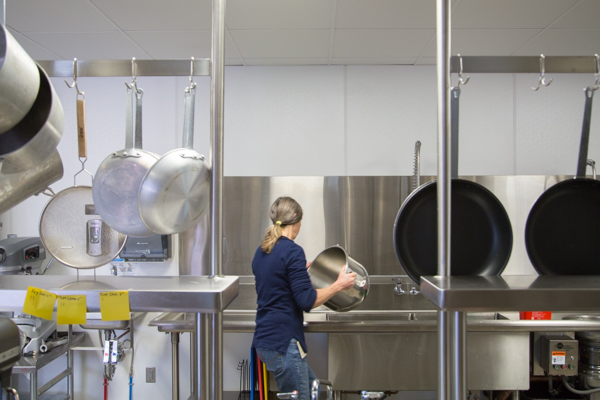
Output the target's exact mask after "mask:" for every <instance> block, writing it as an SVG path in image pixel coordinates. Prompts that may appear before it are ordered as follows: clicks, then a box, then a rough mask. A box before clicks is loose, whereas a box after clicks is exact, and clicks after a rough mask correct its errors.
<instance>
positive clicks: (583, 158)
mask: <svg viewBox="0 0 600 400" xmlns="http://www.w3.org/2000/svg"><path fill="white" fill-rule="evenodd" d="M593 99H594V88H593V87H587V88H585V108H584V111H583V127H582V128H581V142H580V144H579V161H578V162H577V178H585V170H586V168H587V155H588V145H589V142H590V125H591V122H592V100H593Z"/></svg>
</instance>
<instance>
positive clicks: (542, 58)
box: [531, 54, 552, 92]
mask: <svg viewBox="0 0 600 400" xmlns="http://www.w3.org/2000/svg"><path fill="white" fill-rule="evenodd" d="M551 83H552V79H550V80H549V81H546V56H545V55H543V54H540V79H539V81H538V85H537V87H533V86H532V87H531V90H534V91H536V92H537V91H538V90H539V88H541V87H542V85H544V86H548V85H550V84H551Z"/></svg>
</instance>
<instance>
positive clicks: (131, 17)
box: [90, 0, 212, 31]
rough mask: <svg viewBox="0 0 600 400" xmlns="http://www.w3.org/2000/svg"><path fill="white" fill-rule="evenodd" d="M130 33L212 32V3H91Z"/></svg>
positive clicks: (192, 0) (113, 0) (143, 0)
mask: <svg viewBox="0 0 600 400" xmlns="http://www.w3.org/2000/svg"><path fill="white" fill-rule="evenodd" d="M90 1H92V2H93V3H94V4H95V5H96V6H97V7H98V8H99V9H100V10H102V12H103V13H104V14H106V15H107V16H108V17H109V18H110V19H111V20H112V21H113V22H114V23H115V24H117V26H119V27H120V28H121V29H122V30H124V31H125V30H127V31H163V30H164V31H169V30H171V31H172V30H201V29H211V24H212V2H211V1H210V0H177V1H156V0H155V1H148V0H126V1H122V0H90Z"/></svg>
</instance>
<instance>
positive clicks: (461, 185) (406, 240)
mask: <svg viewBox="0 0 600 400" xmlns="http://www.w3.org/2000/svg"><path fill="white" fill-rule="evenodd" d="M459 97H460V89H458V88H456V89H453V90H452V95H451V108H452V111H451V112H452V129H451V133H452V150H453V151H452V153H453V154H452V157H451V158H452V171H451V172H452V173H451V175H452V182H451V188H452V189H451V192H452V196H451V204H452V207H451V209H452V211H451V221H452V226H451V233H450V234H451V236H450V237H451V246H450V258H451V266H452V272H451V274H452V275H453V276H454V275H500V274H501V273H502V271H503V270H504V268H505V267H506V264H507V263H508V260H509V258H510V253H511V251H512V243H513V237H512V226H511V224H510V220H509V218H508V214H507V213H506V210H505V209H504V207H503V206H502V203H501V202H500V201H499V200H498V199H497V198H496V196H494V194H493V193H492V192H490V191H489V190H487V189H486V188H484V187H483V186H481V185H479V184H477V183H475V182H471V181H467V180H463V179H458V100H459ZM437 219H438V210H437V182H436V181H432V182H428V183H426V184H424V185H422V186H420V187H419V188H418V189H416V190H415V191H413V192H412V193H411V194H410V195H409V196H408V197H407V198H406V200H405V201H404V203H403V204H402V206H401V207H400V211H398V215H397V216H396V222H395V224H394V247H395V250H396V256H397V257H398V261H400V264H401V265H402V267H403V268H404V271H405V272H406V273H407V274H408V276H410V278H411V279H412V280H413V281H414V282H415V283H417V284H419V283H420V281H421V276H428V275H437V273H438V260H437V256H438V249H437V246H438V229H437V227H438V224H437Z"/></svg>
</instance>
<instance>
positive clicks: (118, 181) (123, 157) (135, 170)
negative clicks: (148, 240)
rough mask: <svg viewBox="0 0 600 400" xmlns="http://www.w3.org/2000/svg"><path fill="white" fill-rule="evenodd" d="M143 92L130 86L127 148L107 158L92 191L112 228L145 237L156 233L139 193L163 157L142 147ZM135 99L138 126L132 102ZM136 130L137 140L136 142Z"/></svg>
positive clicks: (97, 173)
mask: <svg viewBox="0 0 600 400" xmlns="http://www.w3.org/2000/svg"><path fill="white" fill-rule="evenodd" d="M143 93H144V92H143V91H142V90H141V89H138V88H137V87H135V86H131V87H130V86H128V87H127V115H126V116H127V118H126V120H127V121H126V137H125V149H123V150H121V151H117V152H115V153H113V154H111V155H110V156H108V157H107V158H105V159H104V161H103V162H102V164H100V167H98V170H97V171H96V177H95V179H94V185H93V188H92V194H93V196H94V204H95V205H96V211H97V213H98V214H99V215H100V216H101V217H102V219H103V220H104V222H106V223H107V224H108V225H110V227H111V228H113V229H115V230H116V231H118V232H121V233H123V234H125V235H128V236H136V237H144V236H150V235H153V234H154V232H153V231H152V230H150V229H148V227H146V225H145V224H144V222H143V221H142V219H141V217H140V213H139V210H138V195H139V192H140V186H141V185H142V181H143V180H144V177H145V176H146V173H147V172H148V171H149V170H150V168H151V167H152V166H153V165H154V163H155V162H156V160H158V158H159V156H158V155H157V154H154V153H151V152H148V151H144V150H142V145H141V144H142V97H143ZM134 100H135V110H136V111H135V129H134V127H133V116H132V114H133V110H132V103H133V101H134ZM134 130H135V143H134Z"/></svg>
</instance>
